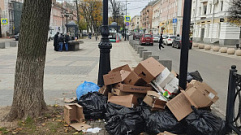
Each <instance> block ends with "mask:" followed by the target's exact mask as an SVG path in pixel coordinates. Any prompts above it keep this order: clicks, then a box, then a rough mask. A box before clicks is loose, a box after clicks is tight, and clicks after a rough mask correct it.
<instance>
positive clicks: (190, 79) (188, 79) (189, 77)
mask: <svg viewBox="0 0 241 135" xmlns="http://www.w3.org/2000/svg"><path fill="white" fill-rule="evenodd" d="M192 80H193V77H192V76H191V75H190V74H189V73H187V81H188V82H191V81H192Z"/></svg>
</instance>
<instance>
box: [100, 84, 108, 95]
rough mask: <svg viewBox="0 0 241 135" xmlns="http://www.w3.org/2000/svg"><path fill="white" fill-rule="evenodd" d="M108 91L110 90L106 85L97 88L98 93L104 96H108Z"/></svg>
mask: <svg viewBox="0 0 241 135" xmlns="http://www.w3.org/2000/svg"><path fill="white" fill-rule="evenodd" d="M109 92H110V88H109V87H108V86H103V87H101V88H100V89H99V93H100V94H103V95H105V96H108V93H109Z"/></svg>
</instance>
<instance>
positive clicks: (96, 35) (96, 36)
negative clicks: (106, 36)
mask: <svg viewBox="0 0 241 135" xmlns="http://www.w3.org/2000/svg"><path fill="white" fill-rule="evenodd" d="M95 40H96V41H97V40H98V34H97V33H95Z"/></svg>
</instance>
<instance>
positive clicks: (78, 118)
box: [64, 103, 90, 131]
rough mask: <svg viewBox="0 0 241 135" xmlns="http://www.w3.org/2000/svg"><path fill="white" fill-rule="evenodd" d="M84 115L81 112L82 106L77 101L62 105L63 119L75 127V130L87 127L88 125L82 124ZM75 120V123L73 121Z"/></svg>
mask: <svg viewBox="0 0 241 135" xmlns="http://www.w3.org/2000/svg"><path fill="white" fill-rule="evenodd" d="M84 120H85V117H84V113H83V107H82V106H80V105H79V104H77V103H73V104H68V105H65V106H64V121H65V122H66V123H67V124H68V125H70V126H71V127H73V128H75V129H76V130H77V131H81V130H83V129H88V128H89V127H90V126H89V125H87V124H84V123H82V122H84ZM73 122H77V123H73Z"/></svg>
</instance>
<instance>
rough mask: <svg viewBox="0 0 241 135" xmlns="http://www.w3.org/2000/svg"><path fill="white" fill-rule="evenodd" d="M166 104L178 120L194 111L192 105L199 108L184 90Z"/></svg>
mask: <svg viewBox="0 0 241 135" xmlns="http://www.w3.org/2000/svg"><path fill="white" fill-rule="evenodd" d="M166 105H167V107H168V108H169V109H170V111H171V112H172V114H173V115H174V116H175V117H176V119H177V120H178V121H180V120H182V119H183V118H185V117H186V116H187V115H189V114H190V113H191V112H192V111H193V110H192V108H191V106H194V107H196V108H197V105H196V104H195V103H194V102H193V101H192V100H191V99H190V97H188V95H187V93H186V92H185V91H183V90H181V93H180V94H178V95H177V96H176V97H174V98H173V99H172V100H170V101H168V102H167V104H166Z"/></svg>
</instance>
